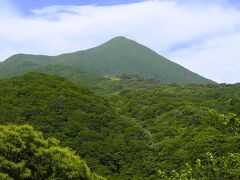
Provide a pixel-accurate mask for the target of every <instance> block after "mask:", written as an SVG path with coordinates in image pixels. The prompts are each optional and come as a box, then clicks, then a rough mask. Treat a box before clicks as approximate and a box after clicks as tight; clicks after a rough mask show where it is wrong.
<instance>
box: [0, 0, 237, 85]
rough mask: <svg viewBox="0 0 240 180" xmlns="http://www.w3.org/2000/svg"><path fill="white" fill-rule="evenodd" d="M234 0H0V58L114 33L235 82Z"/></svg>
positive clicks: (89, 43) (51, 51) (97, 40)
mask: <svg viewBox="0 0 240 180" xmlns="http://www.w3.org/2000/svg"><path fill="white" fill-rule="evenodd" d="M239 4H240V2H239V0H147V1H137V0H114V1H112V0H101V1H100V0H88V1H86V0H81V1H80V0H0V27H1V28H0V61H3V60H5V59H6V58H8V57H9V56H11V55H13V54H16V53H28V54H46V55H57V54H61V53H67V52H73V51H78V50H83V49H87V48H91V47H94V46H97V45H99V44H101V43H104V42H105V41H107V40H109V39H111V38H113V37H115V36H125V37H127V38H129V39H133V40H135V41H137V42H139V43H141V44H144V45H146V46H148V47H150V48H151V49H153V50H154V51H156V52H157V53H159V54H161V55H163V56H166V57H167V58H169V59H171V60H172V61H174V62H176V63H179V64H181V65H183V66H184V67H186V68H188V69H190V70H192V71H194V72H196V73H198V74H200V75H203V76H205V77H207V78H210V79H212V80H215V81H217V82H227V83H235V82H240V53H239V51H240V8H239V7H240V6H239Z"/></svg>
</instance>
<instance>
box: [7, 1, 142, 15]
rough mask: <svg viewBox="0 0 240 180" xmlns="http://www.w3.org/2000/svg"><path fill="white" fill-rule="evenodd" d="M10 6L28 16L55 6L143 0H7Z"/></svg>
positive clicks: (109, 3)
mask: <svg viewBox="0 0 240 180" xmlns="http://www.w3.org/2000/svg"><path fill="white" fill-rule="evenodd" d="M9 1H10V2H11V4H12V5H14V6H16V7H17V8H18V9H19V10H21V11H22V12H23V13H24V14H28V13H29V12H30V11H31V10H32V9H40V8H44V7H46V6H55V5H62V6H66V5H71V6H73V5H74V6H81V5H92V4H94V5H99V6H103V5H105V6H106V5H113V4H129V3H135V2H140V1H143V0H9Z"/></svg>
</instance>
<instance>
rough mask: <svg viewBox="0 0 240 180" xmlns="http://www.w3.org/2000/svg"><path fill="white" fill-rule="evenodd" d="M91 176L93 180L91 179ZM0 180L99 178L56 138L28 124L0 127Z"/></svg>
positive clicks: (88, 179)
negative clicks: (49, 136)
mask: <svg viewBox="0 0 240 180" xmlns="http://www.w3.org/2000/svg"><path fill="white" fill-rule="evenodd" d="M93 177H94V178H93ZM0 179H86V180H90V179H101V177H98V176H96V175H93V176H92V175H91V172H90V169H89V167H88V166H87V165H86V163H85V161H83V160H82V159H81V158H80V157H79V156H77V155H76V154H75V152H74V151H72V150H71V149H69V148H63V147H60V146H59V142H58V141H57V140H56V139H53V138H48V139H44V138H43V135H42V133H40V132H37V131H34V129H33V128H32V127H31V126H29V125H23V126H16V125H6V126H0Z"/></svg>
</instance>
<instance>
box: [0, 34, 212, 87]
mask: <svg viewBox="0 0 240 180" xmlns="http://www.w3.org/2000/svg"><path fill="white" fill-rule="evenodd" d="M51 64H55V65H56V64H58V65H62V66H64V67H66V66H68V70H67V68H66V70H65V74H64V73H63V74H61V73H60V71H58V70H57V68H58V67H59V66H56V70H54V71H55V72H57V73H56V74H59V75H62V76H65V75H66V74H70V73H71V68H70V67H74V68H75V72H76V69H79V70H81V71H84V72H90V73H94V74H99V75H101V76H104V75H108V74H111V75H114V76H115V75H123V74H126V75H137V76H139V77H142V78H144V79H154V80H158V81H160V82H162V83H203V84H205V83H214V82H213V81H210V80H208V79H206V78H203V77H202V76H200V75H198V74H195V73H193V72H191V71H189V70H187V69H186V68H184V67H182V66H180V65H178V64H176V63H174V62H172V61H170V60H168V59H166V58H164V57H163V56H160V55H158V54H157V53H156V52H154V51H152V50H151V49H149V48H147V47H145V46H143V45H140V44H138V43H137V42H135V41H132V40H128V39H126V38H124V37H116V38H114V39H112V40H110V41H108V42H106V43H104V44H102V45H100V46H98V47H95V48H92V49H88V50H85V51H78V52H75V53H69V54H63V55H60V56H53V57H51V56H40V55H24V54H18V55H14V56H12V57H10V58H9V59H7V60H6V61H4V62H3V63H1V64H0V77H12V76H14V75H18V74H22V73H24V72H28V71H37V70H39V68H40V69H41V70H42V71H45V72H46V70H44V68H48V67H47V66H48V65H51ZM40 66H41V67H40ZM52 68H53V66H52ZM66 71H70V73H66Z"/></svg>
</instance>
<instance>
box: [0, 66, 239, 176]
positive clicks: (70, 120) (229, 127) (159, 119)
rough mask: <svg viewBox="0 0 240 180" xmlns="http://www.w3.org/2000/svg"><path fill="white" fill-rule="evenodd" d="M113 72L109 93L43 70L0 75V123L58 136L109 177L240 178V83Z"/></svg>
mask: <svg viewBox="0 0 240 180" xmlns="http://www.w3.org/2000/svg"><path fill="white" fill-rule="evenodd" d="M61 67H62V66H61ZM109 79H110V80H109V81H106V82H104V83H102V84H101V86H98V88H100V89H101V88H102V90H101V91H102V92H105V93H102V94H103V95H104V96H105V97H103V96H100V95H97V94H96V93H95V92H94V91H93V90H91V89H90V88H88V87H87V86H85V85H81V84H74V83H72V82H70V81H68V80H66V79H64V78H60V77H57V76H49V75H45V74H42V73H28V74H25V75H22V76H19V77H14V78H11V79H9V80H0V114H1V116H0V124H2V125H4V126H6V127H7V128H9V127H8V124H9V123H10V124H17V125H23V124H30V125H32V126H33V127H34V128H36V129H37V130H41V131H42V132H43V134H44V136H45V138H49V137H55V138H58V139H59V140H60V141H61V144H60V145H61V146H68V147H71V148H72V149H73V150H75V151H76V153H77V155H80V156H81V158H82V159H84V160H86V162H87V164H88V166H89V167H90V169H91V171H93V172H94V173H97V174H99V175H102V176H104V177H107V178H108V179H114V180H115V179H199V178H201V179H221V178H222V179H239V178H240V173H239V169H240V153H239V152H240V144H239V141H240V120H239V119H240V118H239V116H240V110H239V106H240V85H239V84H235V85H226V84H221V85H216V84H208V85H197V84H188V85H177V84H172V85H166V84H165V85H164V84H161V83H159V82H154V81H150V80H148V81H146V80H143V79H141V78H139V77H137V76H129V75H122V76H119V77H111V76H110V77H109ZM20 129H21V128H20ZM10 138H12V137H10ZM0 141H1V135H0ZM14 142H15V141H14ZM0 147H1V146H0ZM0 157H1V153H0ZM0 159H1V158H0ZM186 163H188V164H187V165H185V164H186ZM0 177H1V167H0ZM96 177H98V176H96ZM99 178H100V177H99Z"/></svg>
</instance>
